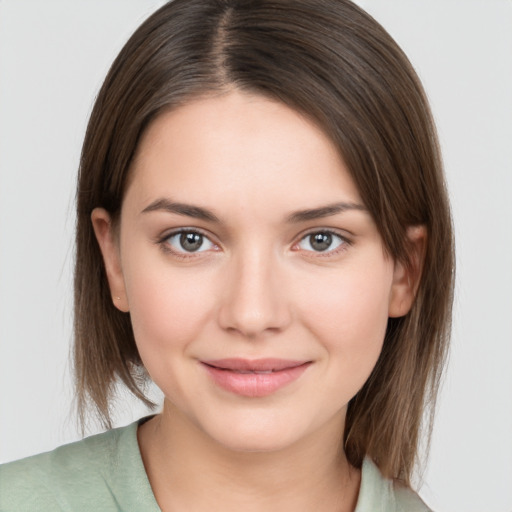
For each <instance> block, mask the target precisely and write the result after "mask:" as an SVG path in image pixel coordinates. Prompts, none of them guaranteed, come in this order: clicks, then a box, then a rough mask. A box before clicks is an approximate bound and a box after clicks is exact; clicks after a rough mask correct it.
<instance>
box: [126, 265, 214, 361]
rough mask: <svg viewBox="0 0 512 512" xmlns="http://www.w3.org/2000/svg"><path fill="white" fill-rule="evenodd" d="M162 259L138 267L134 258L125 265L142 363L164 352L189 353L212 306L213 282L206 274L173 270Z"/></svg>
mask: <svg viewBox="0 0 512 512" xmlns="http://www.w3.org/2000/svg"><path fill="white" fill-rule="evenodd" d="M153 260H155V258H153ZM162 260H165V258H162V259H161V260H160V258H156V261H153V262H152V263H149V264H148V263H146V264H144V265H138V264H137V258H133V261H130V262H129V264H128V265H127V266H126V272H125V275H126V276H127V279H126V289H127V295H128V300H129V307H130V316H131V321H132V326H133V330H134V335H135V340H136V342H137V346H138V348H139V352H140V354H141V357H142V358H143V360H145V359H147V357H146V356H149V357H153V358H155V357H157V358H158V357H160V355H161V353H162V351H164V350H165V351H169V350H171V351H174V350H179V351H183V350H186V348H187V346H188V344H189V343H190V342H191V341H193V340H194V339H195V338H197V337H198V335H199V333H200V332H201V330H202V329H203V328H204V326H205V323H206V322H207V318H208V313H209V311H211V309H212V307H213V304H212V297H213V293H212V290H210V289H209V286H211V282H212V281H211V279H208V278H207V277H206V276H205V275H204V272H203V273H201V272H198V271H197V270H196V271H194V270H192V269H185V270H183V269H175V268H174V269H173V268H172V267H170V266H169V265H168V264H166V263H165V261H162ZM208 283H209V284H208ZM207 288H208V289H207Z"/></svg>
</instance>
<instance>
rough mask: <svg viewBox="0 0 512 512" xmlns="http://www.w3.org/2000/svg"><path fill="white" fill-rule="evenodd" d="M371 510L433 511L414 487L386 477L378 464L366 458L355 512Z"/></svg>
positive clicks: (390, 511) (398, 511) (380, 511)
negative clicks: (402, 484)
mask: <svg viewBox="0 0 512 512" xmlns="http://www.w3.org/2000/svg"><path fill="white" fill-rule="evenodd" d="M370 511H371V512H432V511H431V510H430V509H429V508H428V507H427V505H425V503H424V502H423V501H422V499H421V498H420V497H419V496H418V495H417V494H416V493H415V492H414V491H413V490H412V489H410V488H408V487H405V486H401V485H399V484H397V483H394V482H392V481H391V480H387V479H385V478H384V477H383V476H382V475H381V473H380V471H379V469H378V468H377V466H376V465H375V464H374V463H373V462H372V461H371V460H370V459H369V458H366V459H365V460H364V462H363V468H362V475H361V488H360V490H359V499H358V502H357V507H356V511H355V512H370Z"/></svg>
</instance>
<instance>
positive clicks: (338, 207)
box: [286, 202, 367, 224]
mask: <svg viewBox="0 0 512 512" xmlns="http://www.w3.org/2000/svg"><path fill="white" fill-rule="evenodd" d="M348 210H359V211H367V209H366V208H365V207H364V206H363V205H362V204H358V203H345V202H341V203H333V204H329V205H327V206H321V207H320V208H312V209H309V210H300V211H297V212H293V213H291V214H290V215H289V216H288V217H287V219H286V220H287V222H289V223H291V224H295V223H299V222H306V221H308V220H315V219H322V218H324V217H330V216H332V215H337V214H338V213H343V212H346V211H348Z"/></svg>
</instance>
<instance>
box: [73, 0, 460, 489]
mask: <svg viewBox="0 0 512 512" xmlns="http://www.w3.org/2000/svg"><path fill="white" fill-rule="evenodd" d="M228 88H238V89H240V90H244V91H249V92H253V93H256V94H262V95H265V96H267V97H271V98H274V99H277V100H279V101H281V102H284V103H285V104H287V105H288V106H290V107H292V108H294V109H296V110H298V111H300V112H302V113H303V114H305V115H307V116H308V117H309V118H310V119H312V120H314V122H316V123H317V124H318V125H319V126H320V127H322V128H323V130H324V131H325V133H326V134H327V135H328V136H329V137H330V138H331V140H332V141H333V142H334V143H335V144H336V145H337V147H338V148H339V151H340V154H341V155H342V156H343V159H344V161H345V163H346V164H347V166H348V168H349V170H350V172H351V174H352V177H353V179H354V180H355V182H356V184H357V186H358V189H359V192H360V194H361V197H362V199H363V201H364V204H365V205H366V207H367V208H368V210H369V211H370V213H371V215H372V217H373V219H374V221H375V222H376V224H377V227H378V229H379V232H380V233H381V236H382V238H383V241H384V245H385V247H386V249H387V251H388V252H389V254H390V255H391V256H392V257H393V258H395V259H396V260H400V261H403V262H406V263H407V262H408V258H409V253H408V245H407V237H406V229H407V227H408V226H414V225H420V224H422V225H424V226H425V227H426V230H427V233H428V235H427V244H426V249H425V260H424V264H423V273H422V277H421V280H420V283H419V287H418V291H417V296H416V299H415V302H414V305H413V307H412V310H411V311H410V312H409V313H408V314H407V315H406V316H404V317H402V318H391V319H389V323H388V328H387V332H386V337H385V340H384V347H383V350H382V354H381V356H380V358H379V360H378V362H377V365H376V367H375V369H374V370H373V372H372V374H371V376H370V378H369V379H368V381H367V382H366V384H365V385H364V387H363V388H362V389H361V390H360V391H359V392H358V394H357V395H356V396H355V397H354V398H353V399H352V400H351V402H350V404H349V407H348V413H347V420H346V428H345V432H344V443H345V450H346V453H347V457H348V459H349V461H350V462H351V463H352V464H353V465H354V466H356V467H359V466H360V465H361V463H362V459H363V458H364V457H365V456H366V455H368V456H370V457H371V458H372V459H373V460H374V461H375V462H376V463H377V465H378V466H379V467H380V470H381V472H382V473H383V474H384V475H385V476H386V477H390V478H395V479H400V480H402V481H404V482H405V483H409V478H410V475H411V471H412V469H413V466H414V463H415V460H416V455H417V447H418V441H419V433H420V427H421V424H422V417H423V412H424V409H425V407H426V406H429V405H430V406H431V409H430V410H431V411H433V404H434V402H435V397H436V393H437V389H438V385H439V379H440V376H441V372H442V368H443V363H444V360H445V356H446V350H447V344H448V338H449V330H450V319H451V303H452V293H453V269H454V256H453V240H452V227H451V218H450V211H449V204H448V199H447V193H446V190H445V184H444V177H443V172H442V163H441V158H440V153H439V148H438V143H437V136H436V132H435V127H434V124H433V121H432V118H431V114H430V110H429V107H428V103H427V100H426V97H425V94H424V92H423V89H422V86H421V84H420V82H419V79H418V78H417V76H416V74H415V72H414V70H413V68H412V67H411V65H410V63H409V61H408V60H407V58H406V56H405V55H404V54H403V53H402V51H401V50H400V49H399V48H398V46H397V45H396V43H395V42H394V41H393V39H392V38H391V37H390V36H389V35H388V34H387V32H386V31H385V30H384V29H383V28H382V27H381V26H380V25H379V24H378V23H377V22H376V21H375V20H374V19H372V18H371V17H370V16H369V15H368V14H366V13H365V12H364V11H362V10H361V9H360V8H358V7H357V6H355V5H354V4H353V3H351V2H350V1H348V0H175V1H174V2H169V3H168V4H166V5H164V6H163V7H162V8H160V9H159V10H158V11H157V12H155V13H154V14H153V15H152V16H151V17H150V18H149V19H148V20H146V21H145V22H144V23H143V24H142V26H141V27H140V28H139V29H138V30H137V31H136V32H135V33H134V34H133V36H132V37H131V38H130V40H129V41H128V42H127V43H126V45H125V47H124V48H123V49H122V51H121V52H120V54H119V56H118V57H117V59H116V60H115V62H114V63H113V65H112V67H111V69H110V71H109V73H108V75H107V77H106V79H105V82H104V84H103V86H102V88H101V90H100V93H99V95H98V98H97V100H96V103H95V105H94V109H93V111H92V114H91V118H90V121H89V125H88V128H87V133H86V136H85V141H84V145H83V151H82V157H81V162H80V172H79V179H78V191H77V214H78V219H77V235H76V269H75V349H74V350H75V352H74V361H75V371H76V385H77V403H78V408H79V411H80V418H81V420H82V422H83V419H84V411H85V408H86V406H87V405H88V404H89V403H92V404H93V405H94V406H95V410H96V411H97V412H98V413H99V416H100V418H101V419H102V420H103V422H104V424H105V426H110V416H109V407H110V403H111V399H112V398H113V396H114V394H115V393H114V392H115V386H116V383H117V382H118V381H122V382H123V383H124V384H125V385H126V386H127V387H128V388H129V389H130V391H131V392H132V393H134V394H135V395H136V396H137V397H139V398H140V399H141V400H142V401H144V402H145V403H147V404H148V405H151V404H150V402H149V400H148V399H147V398H146V397H145V396H144V382H145V380H146V378H147V376H146V375H145V373H144V369H143V366H142V363H141V360H140V357H139V354H138V351H137V348H136V345H135V340H134V336H133V331H132V327H131V323H130V317H129V315H128V314H125V313H121V312H119V311H118V310H117V309H116V308H115V307H114V306H113V305H112V300H111V294H110V291H109V287H108V283H107V279H106V275H105V270H104V266H103V261H102V257H101V253H100V250H99V247H98V244H97V242H96V240H95V236H94V233H93V229H92V224H91V220H90V216H91V211H92V210H93V208H95V207H98V206H101V207H103V208H106V209H107V210H108V211H109V212H110V213H111V215H112V217H113V219H114V220H115V219H116V218H118V216H119V212H120V207H121V203H122V201H123V194H124V190H125V189H126V184H127V180H128V176H129V172H130V164H131V162H132V159H133V156H134V153H135V151H136V148H137V144H138V141H139V140H140V138H141V135H142V134H143V132H144V130H145V129H146V128H147V127H148V125H149V124H150V123H151V122H152V121H153V120H154V119H155V118H156V116H158V115H159V114H160V113H162V112H163V111H165V110H169V109H172V108H175V107H176V106H178V105H180V104H183V103H184V102H187V101H188V100H190V99H191V98H193V97H196V96H199V95H205V94H212V93H216V92H221V91H224V90H227V89H228Z"/></svg>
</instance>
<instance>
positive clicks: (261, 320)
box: [219, 248, 292, 339]
mask: <svg viewBox="0 0 512 512" xmlns="http://www.w3.org/2000/svg"><path fill="white" fill-rule="evenodd" d="M269 252H270V251H267V252H264V251H262V250H258V249H255V248H253V249H252V250H250V249H249V250H247V251H245V252H244V254H239V255H235V256H233V258H232V259H231V261H230V262H229V264H228V266H229V268H228V269H227V276H226V282H225V283H224V286H223V292H224V293H223V299H222V302H221V306H220V309H219V323H220V326H221V327H222V328H223V329H225V330H227V331H230V332H232V333H238V334H239V335H242V336H244V337H246V338H250V339H256V338H258V337H261V336H265V335H268V334H271V333H277V332H281V331H283V330H284V329H286V327H287V326H288V325H289V323H290V322H291V317H292V315H291V310H290V301H289V297H287V293H286V289H287V287H286V282H285V281H286V279H285V276H284V275H283V274H284V272H283V271H282V268H281V267H282V265H280V263H279V262H278V261H277V259H278V258H276V257H275V256H274V257H272V255H270V254H269Z"/></svg>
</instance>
